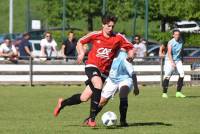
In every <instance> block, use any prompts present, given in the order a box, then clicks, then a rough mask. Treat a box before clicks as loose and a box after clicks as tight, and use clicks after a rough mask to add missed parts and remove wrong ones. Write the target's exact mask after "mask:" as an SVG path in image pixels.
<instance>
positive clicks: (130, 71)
mask: <svg viewBox="0 0 200 134" xmlns="http://www.w3.org/2000/svg"><path fill="white" fill-rule="evenodd" d="M131 63H132V62H131ZM131 63H130V62H129V61H126V62H125V63H124V65H125V67H126V71H127V72H128V74H129V76H130V77H131V78H132V81H133V87H134V90H133V93H134V94H135V95H138V94H139V88H138V82H137V75H136V73H135V72H134V69H133V65H132V64H131Z"/></svg>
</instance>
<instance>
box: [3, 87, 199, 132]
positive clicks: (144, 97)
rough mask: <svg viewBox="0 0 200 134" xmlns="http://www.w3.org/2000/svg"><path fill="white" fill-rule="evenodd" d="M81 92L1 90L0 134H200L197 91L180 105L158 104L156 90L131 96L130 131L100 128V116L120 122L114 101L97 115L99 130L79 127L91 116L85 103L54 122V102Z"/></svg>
mask: <svg viewBox="0 0 200 134" xmlns="http://www.w3.org/2000/svg"><path fill="white" fill-rule="evenodd" d="M82 88H83V87H82V86H70V87H68V86H35V87H32V88H30V87H28V86H24V87H22V86H1V87H0V134H72V133H73V134H108V133H114V134H123V133H126V134H199V133H200V127H199V125H200V90H199V87H185V91H184V93H185V94H186V95H187V96H188V97H187V98H184V99H177V98H175V97H174V94H175V90H174V88H170V89H169V96H170V97H169V99H162V98H161V97H160V96H161V91H160V88H159V87H141V94H140V96H137V97H135V96H133V95H132V94H130V95H129V110H128V122H129V124H130V127H128V128H120V127H114V128H112V129H108V128H106V127H104V126H103V125H102V123H101V120H100V116H101V115H102V113H103V112H105V111H108V110H111V111H114V112H115V113H116V114H117V115H118V117H119V112H118V103H119V99H118V96H116V97H115V98H114V100H112V101H111V102H110V103H109V104H108V105H107V106H106V107H105V108H104V109H103V111H102V112H101V113H100V114H99V116H98V118H97V123H98V127H96V128H95V129H92V128H88V127H81V126H80V124H81V123H82V121H83V119H84V118H85V117H87V115H88V112H89V103H85V104H81V105H79V106H72V107H67V108H65V109H64V110H63V111H61V114H60V115H59V117H58V118H55V117H53V114H52V113H53V109H54V107H55V105H56V103H57V99H58V97H65V98H66V97H69V96H71V95H72V94H74V93H78V92H81V91H82V90H81V89H82Z"/></svg>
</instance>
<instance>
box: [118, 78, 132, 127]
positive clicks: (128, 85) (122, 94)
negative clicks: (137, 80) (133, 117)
mask: <svg viewBox="0 0 200 134" xmlns="http://www.w3.org/2000/svg"><path fill="white" fill-rule="evenodd" d="M132 86H133V85H132V79H126V80H124V81H122V82H120V84H119V98H120V104H119V111H120V125H121V126H122V127H127V126H128V123H127V121H126V115H127V110H128V93H129V92H130V90H131V89H132Z"/></svg>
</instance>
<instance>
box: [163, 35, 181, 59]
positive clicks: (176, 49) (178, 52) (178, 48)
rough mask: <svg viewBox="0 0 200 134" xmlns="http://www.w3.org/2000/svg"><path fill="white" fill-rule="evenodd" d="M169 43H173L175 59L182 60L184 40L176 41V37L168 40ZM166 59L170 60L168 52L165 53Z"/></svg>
mask: <svg viewBox="0 0 200 134" xmlns="http://www.w3.org/2000/svg"><path fill="white" fill-rule="evenodd" d="M168 45H171V48H172V59H173V61H180V60H181V51H182V47H183V41H182V40H181V39H180V41H176V40H175V39H174V38H173V39H171V40H170V41H169V42H168ZM165 59H166V60H169V58H168V52H167V53H166V55H165Z"/></svg>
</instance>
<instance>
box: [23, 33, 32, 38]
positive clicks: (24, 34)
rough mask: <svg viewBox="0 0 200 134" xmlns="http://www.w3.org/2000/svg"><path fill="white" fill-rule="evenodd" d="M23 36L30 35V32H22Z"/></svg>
mask: <svg viewBox="0 0 200 134" xmlns="http://www.w3.org/2000/svg"><path fill="white" fill-rule="evenodd" d="M25 36H31V35H30V33H28V32H26V33H23V37H25Z"/></svg>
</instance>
